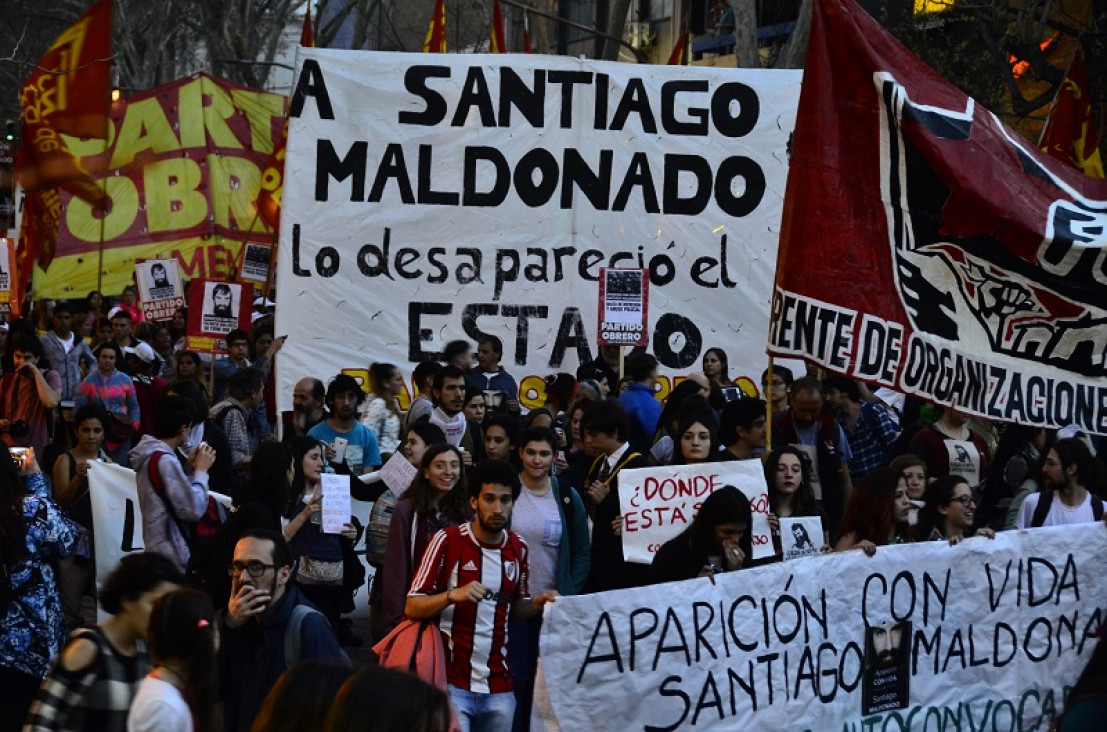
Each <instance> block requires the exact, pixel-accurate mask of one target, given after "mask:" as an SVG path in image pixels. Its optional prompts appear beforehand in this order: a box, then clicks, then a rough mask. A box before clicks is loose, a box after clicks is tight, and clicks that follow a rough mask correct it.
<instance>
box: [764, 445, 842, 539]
mask: <svg viewBox="0 0 1107 732" xmlns="http://www.w3.org/2000/svg"><path fill="white" fill-rule="evenodd" d="M765 485H767V486H768V488H769V529H770V530H771V531H772V535H773V547H774V548H775V549H776V553H777V555H778V556H780V555H781V553H782V548H781V543H780V519H782V518H793V517H801V516H818V517H819V518H821V519H822V521H823V535H822V540H823V545H824V546H826V545H828V544H829V543H830V527H828V526H827V525H826V514H825V513H824V512H823V510H822V508H820V507H819V502H818V500H816V498H815V489H814V488H813V487H812V486H811V464H810V463H809V462H808V460H807V456H806V455H804V454H803V453H802V452H800V451H799V449H797V448H795V447H792V446H791V445H785V446H784V447H779V448H777V449H776V450H773V451H772V452H771V453H769V457H768V458H767V459H766V460H765ZM812 538H814V537H812Z"/></svg>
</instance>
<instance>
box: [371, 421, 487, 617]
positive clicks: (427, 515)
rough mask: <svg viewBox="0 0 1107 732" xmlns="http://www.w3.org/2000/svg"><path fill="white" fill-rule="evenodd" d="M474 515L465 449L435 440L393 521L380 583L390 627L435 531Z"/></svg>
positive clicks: (394, 514) (461, 522)
mask: <svg viewBox="0 0 1107 732" xmlns="http://www.w3.org/2000/svg"><path fill="white" fill-rule="evenodd" d="M471 515H472V509H471V508H470V507H469V496H468V493H467V491H466V490H465V481H464V480H463V475H462V462H461V453H460V452H459V451H458V449H457V448H456V447H454V446H453V445H450V444H448V443H445V442H440V443H437V444H434V445H431V446H430V447H428V448H427V450H426V452H424V453H423V461H422V462H421V463H420V464H419V474H418V475H417V476H416V477H415V480H414V481H412V483H411V487H410V488H408V489H407V491H406V492H405V493H404V495H403V497H402V498H400V500H399V502H398V503H397V504H396V510H395V511H394V512H393V514H392V521H391V523H390V524H389V526H388V548H387V549H386V550H385V557H386V559H385V563H384V570H383V575H384V576H383V582H384V584H383V586H382V587H381V605H382V608H383V610H384V621H385V631H386V632H387V631H389V630H391V629H392V628H394V627H395V626H396V624H397V623H398V622H400V619H401V618H403V615H404V603H405V601H406V599H407V591H408V589H410V587H411V578H412V575H413V574H414V573H415V568H416V567H418V566H419V563H420V562H422V561H423V553H424V552H425V551H426V549H427V544H428V543H430V539H431V537H432V536H434V535H435V534H436V533H437V532H438V531H440V530H442V529H444V528H446V527H447V526H458V525H459V524H463V523H465V522H466V521H468V520H469V518H470V516H471Z"/></svg>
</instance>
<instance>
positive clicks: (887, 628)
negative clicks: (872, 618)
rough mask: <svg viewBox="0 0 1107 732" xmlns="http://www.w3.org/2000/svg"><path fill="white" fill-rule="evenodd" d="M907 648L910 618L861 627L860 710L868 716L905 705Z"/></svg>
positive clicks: (908, 689) (908, 683)
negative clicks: (862, 630)
mask: <svg viewBox="0 0 1107 732" xmlns="http://www.w3.org/2000/svg"><path fill="white" fill-rule="evenodd" d="M910 648H911V622H910V621H899V622H893V623H885V624H884V625H871V626H869V627H867V628H865V675H864V677H863V680H862V687H861V713H862V714H864V715H865V716H868V715H870V714H878V713H881V712H888V711H891V710H893V709H905V708H906V707H907V706H908V704H909V703H910V696H911V674H910V669H909V668H908V656H909V655H910V654H909V653H908V651H909V650H910Z"/></svg>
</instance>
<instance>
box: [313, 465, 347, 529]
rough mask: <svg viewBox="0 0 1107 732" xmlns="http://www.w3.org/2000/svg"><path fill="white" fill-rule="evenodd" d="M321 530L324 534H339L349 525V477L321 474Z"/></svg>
mask: <svg viewBox="0 0 1107 732" xmlns="http://www.w3.org/2000/svg"><path fill="white" fill-rule="evenodd" d="M321 478H322V480H321V481H320V485H321V486H322V489H323V508H322V510H320V512H319V513H320V515H321V516H322V528H323V533H324V534H341V533H342V529H343V528H344V526H345V525H346V524H348V523H350V476H348V475H335V474H334V473H323V475H322V476H321Z"/></svg>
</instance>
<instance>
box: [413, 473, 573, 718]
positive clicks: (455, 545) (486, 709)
mask: <svg viewBox="0 0 1107 732" xmlns="http://www.w3.org/2000/svg"><path fill="white" fill-rule="evenodd" d="M521 490H522V484H521V483H520V481H519V474H518V473H517V472H516V471H515V470H514V469H513V468H512V467H511V465H509V464H508V463H504V462H493V461H488V460H486V461H482V462H479V463H477V465H476V467H475V468H474V469H473V470H472V472H471V473H470V476H469V503H470V505H471V506H472V508H473V511H474V512H475V514H476V518H475V519H474V520H472V521H470V522H468V523H466V524H462V525H460V526H451V527H450V528H447V529H443V530H442V531H439V532H438V533H437V534H435V535H434V538H433V539H431V543H430V545H429V546H428V547H427V551H426V553H425V554H424V555H423V561H422V563H421V564H420V565H419V571H418V572H416V573H415V578H414V579H413V580H412V583H411V591H410V592H409V593H408V598H407V603H406V605H405V607H404V612H405V614H406V615H407V617H408V618H411V619H412V620H429V619H431V618H435V617H438V627H439V630H440V631H441V632H442V639H443V642H444V643H445V644H446V648H447V655H448V656H449V658H450V663H449V666H448V668H447V669H446V681H447V683H448V685H449V692H450V699H451V701H452V702H453V707H454V711H455V712H456V713H457V716H458V721H459V722H460V724H461V729H462V730H466V731H467V730H470V729H481V730H488V731H489V732H501V731H502V732H508V730H510V729H511V724H512V719H513V717H514V714H515V694H514V691H513V687H512V682H511V672H510V670H509V668H508V659H507V647H508V646H507V621H508V618H509V617H510V618H512V619H516V620H526V619H529V618H532V617H534V616H536V615H537V614H538V613H540V612H541V611H542V607H543V606H544V605H545V604H546V603H547V602H550V601H551V600H553V599H554V598H555V597H557V591H556V590H551V591H549V592H543V593H542V594H540V595H537V596H536V597H533V598H532V597H529V594H530V593H529V576H530V564H529V562H528V558H527V544H526V542H525V541H523V539H522V538H520V537H519V535H518V534H516V533H515V532H513V531H511V530H510V529H508V528H507V525H508V523H509V522H510V520H511V510H512V508H513V507H514V505H515V500H516V499H517V498H518V497H519V492H520V491H521Z"/></svg>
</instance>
